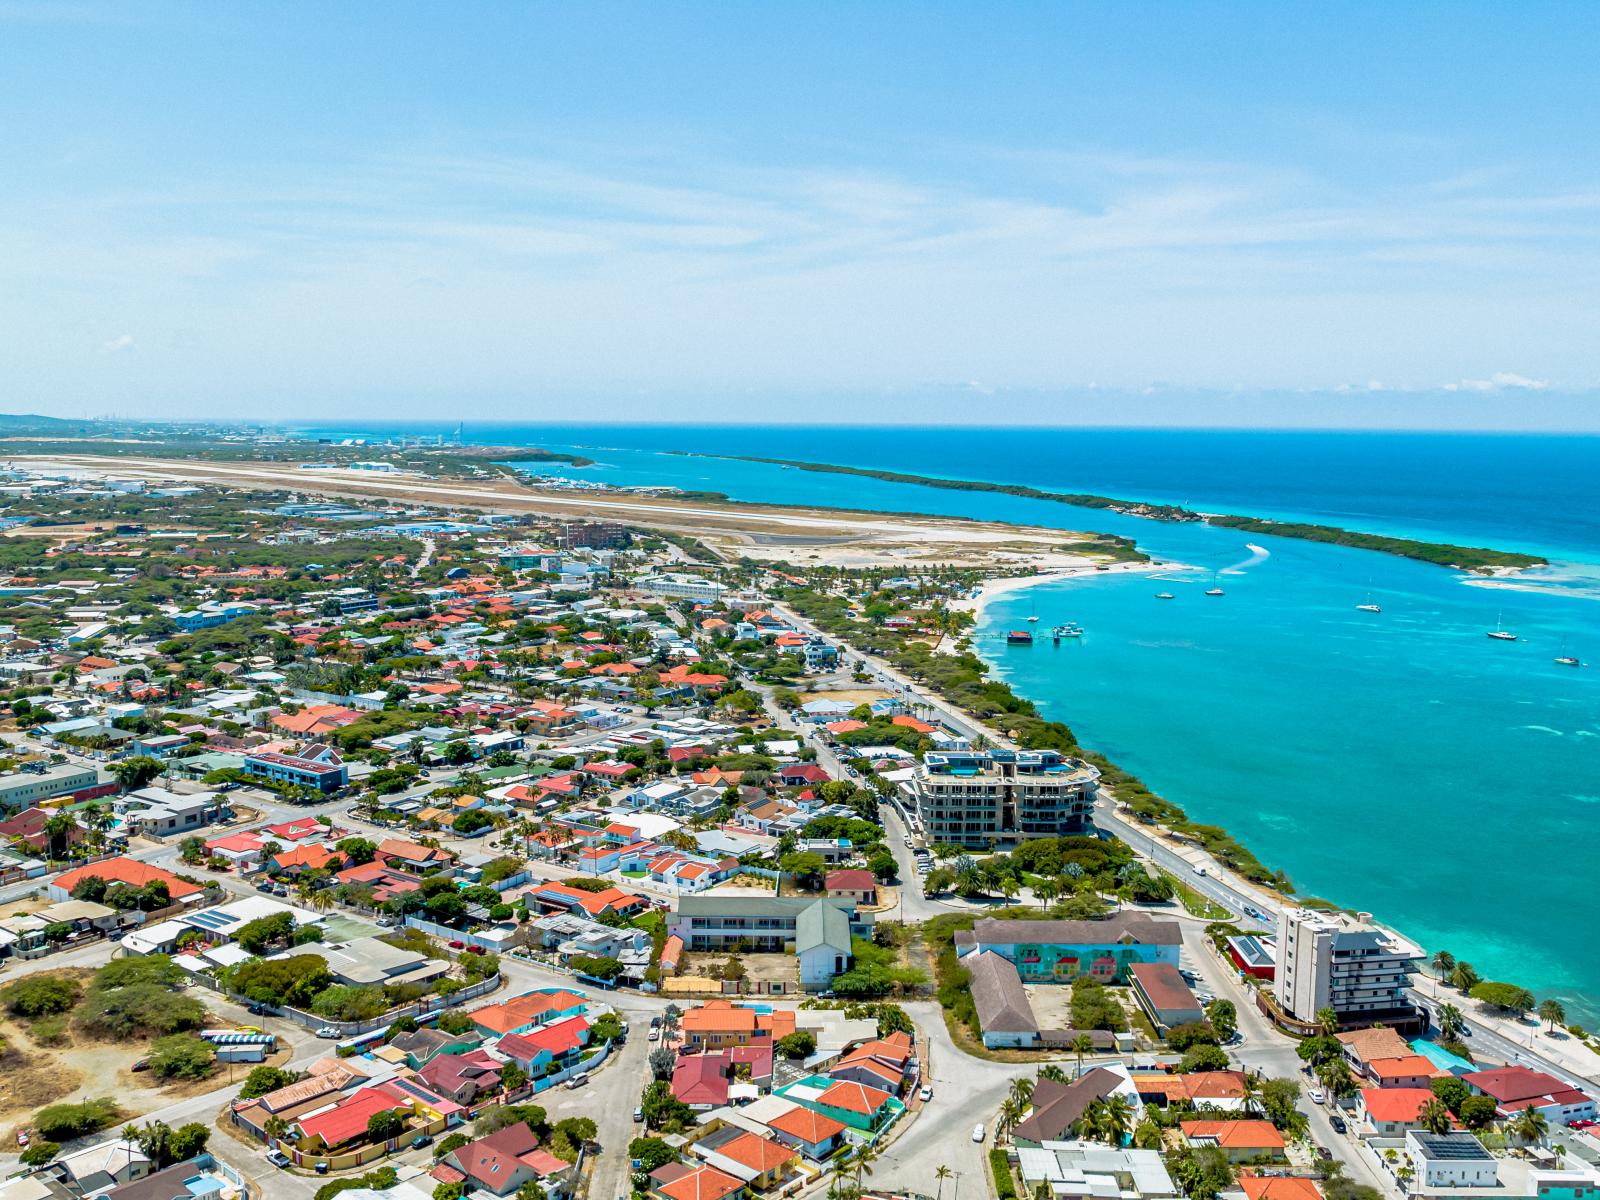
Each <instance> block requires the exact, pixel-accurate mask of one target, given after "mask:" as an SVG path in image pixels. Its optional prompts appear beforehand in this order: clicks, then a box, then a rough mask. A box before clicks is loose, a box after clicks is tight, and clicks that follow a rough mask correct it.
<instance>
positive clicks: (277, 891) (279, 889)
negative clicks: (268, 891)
mask: <svg viewBox="0 0 1600 1200" xmlns="http://www.w3.org/2000/svg"><path fill="white" fill-rule="evenodd" d="M272 894H273V895H274V896H287V895H288V894H289V889H288V888H286V887H284V886H283V884H281V883H280V884H276V885H275V886H274V887H273V889H272Z"/></svg>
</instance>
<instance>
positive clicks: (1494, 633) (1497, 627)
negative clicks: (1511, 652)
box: [1489, 609, 1517, 642]
mask: <svg viewBox="0 0 1600 1200" xmlns="http://www.w3.org/2000/svg"><path fill="white" fill-rule="evenodd" d="M1504 617H1505V610H1504V609H1501V610H1500V612H1498V613H1496V614H1495V618H1494V628H1493V629H1491V630H1489V636H1490V637H1492V638H1493V639H1494V640H1495V641H1497V642H1514V641H1516V640H1517V635H1516V634H1514V633H1512V632H1511V631H1510V630H1508V629H1503V628H1501V626H1503V625H1504V624H1505V621H1504Z"/></svg>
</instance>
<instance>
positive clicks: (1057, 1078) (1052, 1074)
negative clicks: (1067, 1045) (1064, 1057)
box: [1039, 1063, 1067, 1083]
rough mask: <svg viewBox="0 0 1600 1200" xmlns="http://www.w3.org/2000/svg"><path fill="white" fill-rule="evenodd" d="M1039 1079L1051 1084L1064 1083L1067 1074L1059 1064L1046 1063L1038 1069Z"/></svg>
mask: <svg viewBox="0 0 1600 1200" xmlns="http://www.w3.org/2000/svg"><path fill="white" fill-rule="evenodd" d="M1039 1078H1040V1079H1048V1080H1049V1081H1050V1082H1051V1083H1065V1082H1067V1073H1066V1072H1065V1071H1063V1070H1062V1069H1061V1065H1060V1064H1059V1063H1046V1064H1045V1065H1044V1066H1042V1067H1040V1068H1039Z"/></svg>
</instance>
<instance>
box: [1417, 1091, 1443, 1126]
mask: <svg viewBox="0 0 1600 1200" xmlns="http://www.w3.org/2000/svg"><path fill="white" fill-rule="evenodd" d="M1417 1120H1418V1121H1419V1122H1420V1123H1421V1125H1422V1127H1423V1128H1424V1129H1426V1130H1427V1131H1428V1132H1429V1133H1448V1132H1450V1110H1449V1109H1448V1108H1446V1107H1445V1103H1444V1101H1443V1100H1441V1099H1439V1097H1437V1096H1435V1097H1434V1098H1433V1099H1432V1100H1429V1101H1428V1102H1427V1103H1425V1104H1424V1105H1423V1106H1422V1107H1421V1108H1419V1109H1418V1110H1417Z"/></svg>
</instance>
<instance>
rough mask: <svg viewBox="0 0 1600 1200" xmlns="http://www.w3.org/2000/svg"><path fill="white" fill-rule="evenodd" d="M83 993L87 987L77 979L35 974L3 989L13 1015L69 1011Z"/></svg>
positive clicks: (2, 999) (7, 1008)
mask: <svg viewBox="0 0 1600 1200" xmlns="http://www.w3.org/2000/svg"><path fill="white" fill-rule="evenodd" d="M81 995H83V989H82V988H81V987H79V986H78V983H77V981H75V980H72V979H60V978H54V977H51V976H48V975H31V976H29V977H28V978H26V979H19V980H17V981H16V982H15V983H13V984H12V985H11V986H10V987H8V988H6V990H5V991H4V992H0V1001H3V1002H4V1004H5V1006H6V1010H7V1011H8V1012H10V1013H11V1014H12V1015H13V1016H17V1017H44V1016H50V1015H51V1014H53V1013H64V1012H66V1011H67V1010H68V1009H69V1008H71V1007H72V1006H73V1005H75V1004H76V1003H77V1002H78V998H79V997H80V996H81Z"/></svg>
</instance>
